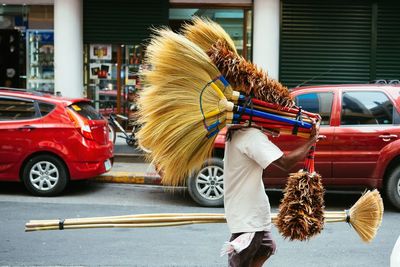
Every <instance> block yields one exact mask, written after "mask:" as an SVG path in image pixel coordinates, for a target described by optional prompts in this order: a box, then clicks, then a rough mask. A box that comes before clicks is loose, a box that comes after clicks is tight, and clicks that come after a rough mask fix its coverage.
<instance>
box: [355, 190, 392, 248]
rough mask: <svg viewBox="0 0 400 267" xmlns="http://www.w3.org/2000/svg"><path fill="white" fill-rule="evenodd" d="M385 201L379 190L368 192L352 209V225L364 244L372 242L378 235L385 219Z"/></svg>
mask: <svg viewBox="0 0 400 267" xmlns="http://www.w3.org/2000/svg"><path fill="white" fill-rule="evenodd" d="M383 210H384V207H383V201H382V197H381V195H380V193H379V191H378V190H376V189H375V190H373V191H369V190H368V191H367V192H366V193H364V194H363V195H362V197H361V198H360V199H359V200H358V201H357V202H356V203H355V204H354V205H353V206H352V207H351V209H350V211H349V215H350V224H351V225H352V226H353V227H354V229H355V230H356V232H357V233H358V235H359V236H360V237H361V239H362V240H363V241H364V242H370V241H371V240H372V239H373V238H374V237H375V235H376V232H377V231H378V228H379V226H380V225H381V223H382V217H383Z"/></svg>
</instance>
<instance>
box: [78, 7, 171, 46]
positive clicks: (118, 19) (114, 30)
mask: <svg viewBox="0 0 400 267" xmlns="http://www.w3.org/2000/svg"><path fill="white" fill-rule="evenodd" d="M82 2H83V39H84V42H85V43H107V44H109V43H115V44H128V43H141V42H143V40H145V39H146V38H148V37H149V35H150V29H149V28H150V27H151V26H159V25H168V8H169V1H168V0H133V1H132V0H113V1H110V0H84V1H82Z"/></svg>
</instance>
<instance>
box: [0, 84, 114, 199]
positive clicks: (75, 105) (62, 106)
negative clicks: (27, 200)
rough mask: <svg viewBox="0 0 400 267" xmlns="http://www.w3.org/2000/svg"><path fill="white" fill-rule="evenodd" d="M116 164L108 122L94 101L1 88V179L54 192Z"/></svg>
mask: <svg viewBox="0 0 400 267" xmlns="http://www.w3.org/2000/svg"><path fill="white" fill-rule="evenodd" d="M112 164H113V145H112V143H111V142H110V141H109V135H108V127H107V120H105V119H104V118H103V117H102V116H101V115H100V114H99V113H98V112H96V111H95V109H94V108H93V107H92V106H91V103H90V100H88V99H83V98H79V99H67V98H61V97H56V96H52V95H46V94H41V93H32V92H25V91H22V90H20V91H18V90H10V89H2V88H0V181H21V182H23V183H24V185H25V186H26V188H27V189H28V190H29V191H30V192H31V193H33V194H35V195H40V196H54V195H57V194H60V193H61V192H62V191H63V190H64V189H65V187H66V185H67V184H68V182H69V181H70V180H80V179H88V178H91V177H95V176H97V175H99V174H102V173H104V172H107V171H108V170H110V168H111V166H112Z"/></svg>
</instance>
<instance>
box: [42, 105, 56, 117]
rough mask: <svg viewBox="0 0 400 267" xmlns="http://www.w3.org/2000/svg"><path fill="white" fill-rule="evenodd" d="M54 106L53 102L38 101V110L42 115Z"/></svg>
mask: <svg viewBox="0 0 400 267" xmlns="http://www.w3.org/2000/svg"><path fill="white" fill-rule="evenodd" d="M54 108H55V105H53V104H49V103H44V102H39V110H40V114H41V115H42V116H46V115H47V114H49V113H50V112H51V111H53V109H54Z"/></svg>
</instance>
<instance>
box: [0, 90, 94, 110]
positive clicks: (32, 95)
mask: <svg viewBox="0 0 400 267" xmlns="http://www.w3.org/2000/svg"><path fill="white" fill-rule="evenodd" d="M0 95H3V96H12V97H19V98H28V99H33V100H38V101H45V102H51V103H54V104H56V103H61V104H63V105H66V106H68V105H71V104H73V103H77V102H90V100H89V99H87V98H68V97H62V96H55V95H52V94H47V93H41V92H36V91H26V90H24V89H19V90H16V89H9V88H1V87H0Z"/></svg>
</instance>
